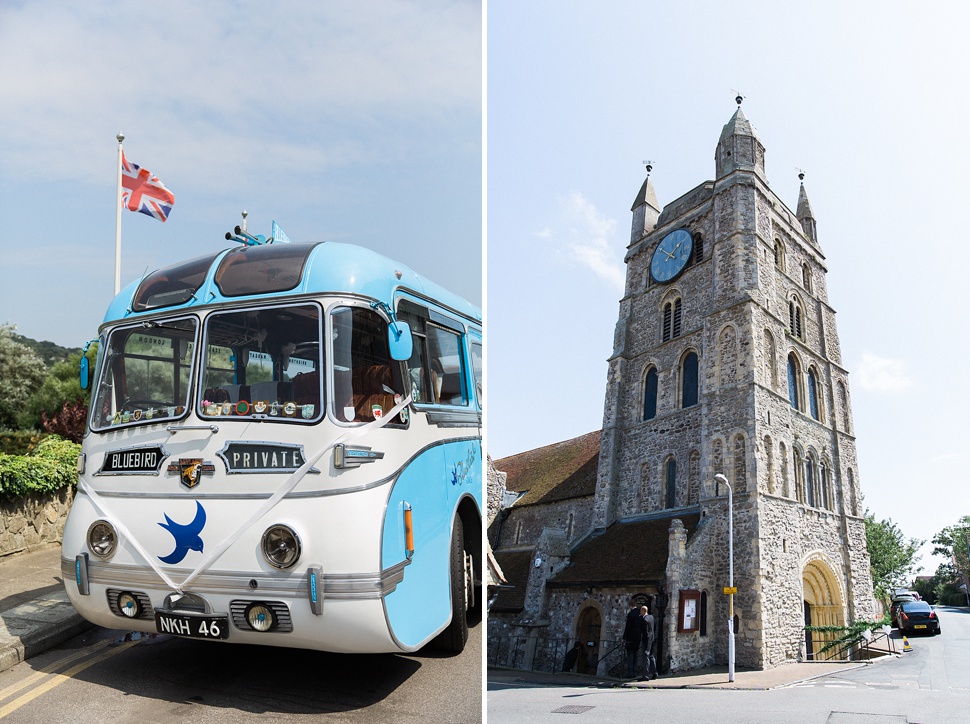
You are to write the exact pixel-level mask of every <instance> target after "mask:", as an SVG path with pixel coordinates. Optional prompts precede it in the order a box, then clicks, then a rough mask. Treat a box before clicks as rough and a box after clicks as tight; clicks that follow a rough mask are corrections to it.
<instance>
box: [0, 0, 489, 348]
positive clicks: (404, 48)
mask: <svg viewBox="0 0 970 724" xmlns="http://www.w3.org/2000/svg"><path fill="white" fill-rule="evenodd" d="M481 78H482V10H481V5H480V4H479V3H477V2H472V1H470V0H428V1H426V2H425V1H422V2H420V3H418V2H406V1H402V0H376V1H374V2H367V3H306V2H287V1H284V2H274V3H265V2H255V1H245V0H244V1H240V2H228V1H226V0H206V2H204V3H199V2H181V1H179V2H166V3H162V4H155V5H146V6H139V5H134V4H132V3H126V2H104V1H101V0H99V1H98V2H94V3H71V2H3V3H0V98H2V99H3V103H2V108H0V218H2V219H3V222H4V228H5V230H6V233H5V235H4V239H3V240H2V241H0V250H2V261H0V323H4V322H8V323H11V324H16V325H17V326H18V331H19V332H20V333H21V334H24V335H26V336H28V337H33V338H35V339H43V340H51V341H53V342H56V343H58V344H62V345H66V346H80V345H82V344H83V343H84V342H85V341H86V340H88V339H90V338H92V337H94V336H96V333H97V328H98V325H99V324H100V323H101V320H102V319H103V315H104V311H105V309H106V308H107V306H108V302H109V301H110V299H111V296H112V294H113V286H114V236H115V198H116V193H115V189H116V181H115V174H116V164H117V142H116V140H115V136H116V135H117V133H118V132H123V133H124V134H125V136H126V139H125V144H124V145H125V153H126V155H127V157H128V159H129V160H130V161H132V162H134V163H137V164H139V165H141V166H142V167H144V168H147V169H148V170H150V171H151V172H152V173H154V174H155V175H157V176H158V177H159V179H160V180H161V181H162V183H164V184H165V185H166V186H167V187H168V188H169V189H170V190H171V191H172V192H173V193H174V194H175V199H176V200H175V207H174V210H173V211H172V213H171V215H170V216H169V219H168V221H167V222H166V223H164V224H163V223H160V222H158V221H156V220H154V219H152V218H150V217H148V216H145V215H143V214H137V213H132V212H129V211H124V212H123V217H122V286H124V285H126V284H128V283H129V282H131V281H133V280H135V279H137V278H139V277H140V276H141V275H142V274H143V273H145V271H146V270H148V271H151V270H154V269H157V268H158V267H160V266H164V265H166V264H169V263H172V262H175V261H178V260H181V259H186V258H191V257H195V256H199V255H202V254H204V253H207V252H209V251H215V250H218V249H221V248H225V247H226V246H227V245H228V244H230V243H231V242H227V241H226V240H225V238H224V234H225V232H226V231H228V230H229V229H231V228H232V227H233V226H234V225H235V224H238V223H239V222H240V221H241V216H240V212H241V211H242V210H243V209H246V210H247V211H248V212H249V217H248V226H249V230H250V231H251V232H254V233H262V234H269V232H270V226H271V223H272V221H273V219H275V220H276V221H278V222H279V224H280V225H281V226H282V228H283V229H284V230H285V231H286V233H287V234H288V235H289V237H290V238H291V239H292V240H293V241H321V240H325V241H340V242H346V243H354V244H360V245H362V246H366V247H369V248H371V249H374V250H376V251H379V252H381V253H383V254H385V255H387V256H389V257H391V258H392V259H395V260H399V261H402V262H405V263H407V264H409V265H410V266H411V267H413V268H414V269H415V270H416V271H418V272H419V273H422V274H424V275H426V276H428V277H430V278H431V279H434V280H435V281H437V282H438V283H440V284H442V285H443V286H445V287H447V288H449V289H451V290H452V291H454V292H457V293H458V294H461V295H462V296H464V297H465V298H467V299H468V300H469V301H471V302H473V303H475V304H477V305H481V303H482V80H481Z"/></svg>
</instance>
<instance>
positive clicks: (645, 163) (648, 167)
mask: <svg viewBox="0 0 970 724" xmlns="http://www.w3.org/2000/svg"><path fill="white" fill-rule="evenodd" d="M643 164H644V165H645V166H646V167H647V176H649V175H650V172H651V171H653V161H643Z"/></svg>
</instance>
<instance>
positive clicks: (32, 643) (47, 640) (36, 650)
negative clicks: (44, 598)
mask: <svg viewBox="0 0 970 724" xmlns="http://www.w3.org/2000/svg"><path fill="white" fill-rule="evenodd" d="M68 605H70V604H68ZM92 628H94V624H93V623H90V622H89V621H87V620H85V619H83V618H82V617H81V616H80V614H78V613H77V612H75V611H74V610H73V608H72V609H71V613H70V614H68V615H66V616H62V617H59V618H58V620H56V621H51V622H50V623H48V624H45V625H43V626H38V627H34V628H32V629H31V630H28V631H26V632H24V633H23V634H22V635H20V636H13V635H7V636H2V637H0V671H6V670H7V669H9V668H12V667H14V666H16V665H17V664H19V663H21V662H22V661H26V660H27V659H29V658H31V657H33V656H37V655H38V654H42V653H44V652H45V651H47V650H48V649H51V648H53V647H55V646H57V645H59V644H62V643H64V642H65V641H67V640H68V639H71V638H74V637H75V636H77V635H78V634H82V633H84V632H85V631H88V630H90V629H92Z"/></svg>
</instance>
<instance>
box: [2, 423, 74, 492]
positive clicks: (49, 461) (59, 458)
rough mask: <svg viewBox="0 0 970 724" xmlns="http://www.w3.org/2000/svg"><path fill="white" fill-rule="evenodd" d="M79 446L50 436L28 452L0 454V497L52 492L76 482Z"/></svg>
mask: <svg viewBox="0 0 970 724" xmlns="http://www.w3.org/2000/svg"><path fill="white" fill-rule="evenodd" d="M80 452H81V446H80V445H78V444H77V443H73V442H70V441H69V440H64V439H62V438H59V437H57V436H56V435H51V436H49V437H46V438H44V440H43V441H41V443H40V444H39V445H37V447H36V449H35V450H34V451H33V453H31V454H30V455H7V454H5V453H0V498H2V499H8V500H11V499H16V498H20V497H23V496H24V495H27V494H30V493H52V492H54V491H56V490H60V489H61V488H65V487H68V486H73V485H77V456H78V454H79V453H80Z"/></svg>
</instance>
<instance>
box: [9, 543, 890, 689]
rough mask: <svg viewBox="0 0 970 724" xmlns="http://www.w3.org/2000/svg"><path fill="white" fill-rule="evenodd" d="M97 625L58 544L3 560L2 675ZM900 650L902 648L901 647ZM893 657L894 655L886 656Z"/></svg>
mask: <svg viewBox="0 0 970 724" xmlns="http://www.w3.org/2000/svg"><path fill="white" fill-rule="evenodd" d="M90 628H93V624H91V623H88V622H87V621H85V620H84V619H83V618H81V616H80V615H79V614H78V613H77V612H76V611H75V610H74V607H73V606H72V605H71V602H70V601H69V600H68V598H67V593H66V592H65V590H64V584H63V582H62V580H61V548H60V546H59V545H52V546H48V547H44V548H39V549H36V550H33V551H29V552H25V553H15V554H13V555H9V556H6V557H3V558H0V671H4V670H6V669H9V668H10V667H12V666H15V665H17V664H19V663H20V662H21V661H25V660H26V659H29V658H30V657H31V656H36V655H37V654H40V653H42V652H44V651H46V650H48V649H50V648H53V647H54V646H57V645H59V644H61V643H63V642H64V641H67V640H68V639H70V638H73V637H74V636H77V635H78V634H80V633H83V632H84V631H87V630H88V629H90ZM897 650H898V649H897ZM883 658H884V659H885V658H889V657H883ZM878 661H880V659H878V658H877V659H874V660H873V661H865V662H849V663H830V662H802V663H791V664H784V665H782V666H777V667H775V668H773V669H767V670H764V671H758V670H750V669H742V668H738V669H737V670H736V671H735V677H734V681H733V682H730V681H728V673H727V667H726V666H719V667H712V668H708V669H699V670H695V671H689V672H683V673H675V674H667V675H664V676H660V677H659V678H657V679H654V680H652V681H623V680H617V679H609V678H604V677H596V676H586V675H582V674H572V673H553V674H550V673H544V672H538V671H521V670H518V669H501V668H492V667H490V668H489V669H488V674H487V678H488V683H489V685H496V686H502V685H505V686H568V687H577V686H579V687H582V686H591V687H627V688H636V689H777V688H780V687H784V686H791V685H792V684H797V683H800V682H804V681H809V680H811V679H816V678H818V677H820V676H826V675H828V674H831V673H835V672H839V671H847V670H849V669H856V668H859V667H862V666H869V665H872V664H873V663H876V662H878Z"/></svg>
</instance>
